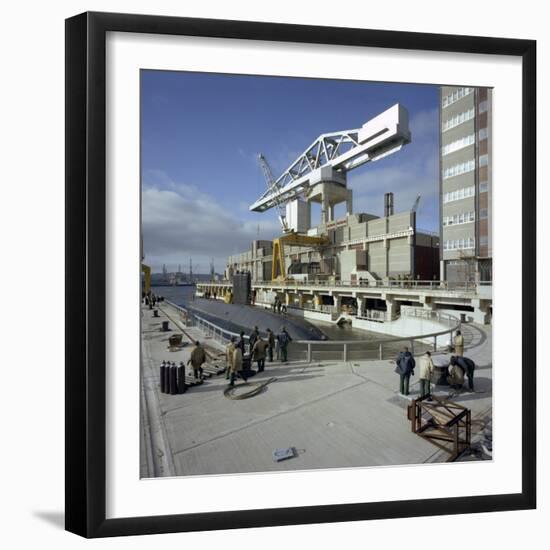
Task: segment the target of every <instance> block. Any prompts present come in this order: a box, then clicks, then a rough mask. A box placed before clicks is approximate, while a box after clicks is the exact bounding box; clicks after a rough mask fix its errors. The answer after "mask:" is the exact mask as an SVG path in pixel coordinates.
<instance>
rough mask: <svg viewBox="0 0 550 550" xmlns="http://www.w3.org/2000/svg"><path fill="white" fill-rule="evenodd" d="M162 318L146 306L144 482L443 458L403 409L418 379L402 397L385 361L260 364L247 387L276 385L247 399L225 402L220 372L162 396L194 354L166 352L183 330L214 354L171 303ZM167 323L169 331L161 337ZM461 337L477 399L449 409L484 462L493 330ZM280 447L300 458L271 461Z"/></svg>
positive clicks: (457, 398)
mask: <svg viewBox="0 0 550 550" xmlns="http://www.w3.org/2000/svg"><path fill="white" fill-rule="evenodd" d="M159 315H160V317H158V318H156V317H153V312H152V311H151V310H149V309H148V308H145V307H144V308H143V309H142V366H141V368H142V430H141V431H142V445H141V447H142V449H141V477H162V476H184V475H209V474H229V473H244V472H267V471H283V470H310V469H317V468H346V467H360V466H363V467H364V466H379V465H399V464H418V463H423V462H444V461H446V460H447V458H448V455H447V454H446V453H445V452H443V451H441V450H439V449H438V448H437V447H435V446H434V445H433V444H431V443H429V442H428V441H426V440H424V439H423V438H421V437H419V436H418V435H416V434H414V433H412V432H411V424H410V421H408V420H407V417H406V408H407V405H408V404H409V403H410V399H412V398H414V397H415V396H418V379H417V376H413V377H412V378H411V395H410V396H409V398H410V399H407V398H404V397H402V396H400V395H399V393H398V386H399V379H398V376H397V375H396V374H395V373H394V368H395V364H394V363H393V362H390V361H387V360H383V361H372V360H371V361H348V362H344V361H326V362H322V363H320V362H313V363H306V362H303V361H297V362H290V363H279V362H274V363H269V362H266V368H265V371H264V372H263V373H260V374H257V375H256V376H254V377H253V378H251V379H250V380H249V382H250V383H258V382H262V381H266V380H268V379H270V378H272V377H275V378H276V380H275V381H273V382H272V383H270V384H269V385H268V386H266V388H265V390H264V391H263V392H262V393H260V394H259V395H256V396H255V397H252V398H250V399H244V400H230V399H228V398H227V397H225V396H224V394H223V391H224V389H225V388H226V387H227V380H226V379H225V375H220V376H213V377H211V378H208V379H206V380H205V381H204V384H202V385H201V386H196V387H192V388H191V389H189V390H188V391H187V392H186V393H185V394H182V395H167V394H163V393H161V392H160V388H159V365H160V363H161V362H162V360H166V361H175V362H176V363H178V364H179V362H180V361H183V362H184V363H186V362H187V360H188V358H189V354H190V351H191V349H192V346H191V345H189V346H185V347H183V348H182V349H181V350H179V351H169V349H168V338H169V336H170V335H171V334H174V333H182V332H183V330H184V331H185V334H184V341H185V340H186V339H187V337H190V338H194V339H198V340H200V341H202V342H204V343H205V344H206V345H207V346H208V347H209V348H210V349H212V350H215V349H216V347H217V344H216V343H215V342H213V341H211V340H210V339H208V338H205V337H204V335H203V334H202V333H201V332H200V331H199V330H198V329H196V328H194V327H184V326H183V324H181V323H180V319H179V316H178V312H177V311H176V310H175V309H173V308H171V307H170V306H169V305H161V307H160V311H159ZM166 320H168V321H169V324H170V328H171V332H161V330H160V329H161V324H162V322H163V321H166ZM182 329H183V330H182ZM463 334H464V335H465V340H466V351H465V355H466V356H468V357H471V358H472V359H473V360H474V361H475V362H476V365H477V367H476V380H475V383H476V393H468V392H463V393H458V394H456V395H452V400H453V401H454V402H456V403H459V404H462V405H464V406H466V407H468V408H470V409H471V411H472V452H471V453H470V452H466V453H465V455H464V456H463V457H462V459H465V460H472V459H482V458H483V459H489V458H490V456H488V455H487V454H482V453H481V451H480V449H481V448H482V447H481V445H480V442H481V440H482V439H483V440H485V442H487V441H490V439H491V406H492V359H491V329H490V327H486V326H481V325H474V324H466V325H463ZM217 350H218V351H222V350H221V348H219V347H217ZM441 358H442V357H441V355H440V354H438V355H435V356H434V360H435V359H441ZM188 372H189V370H188ZM415 374H416V375H417V374H418V369H417V371H416V373H415ZM239 384H243V382H242V381H240V380H239V381H238V382H237V385H239ZM450 391H451V390H450V389H449V388H448V387H443V386H437V387H436V388H435V391H434V392H433V393H434V394H435V395H438V396H441V397H447V396H448V395H449V392H450ZM286 447H293V448H294V449H295V450H296V456H295V457H294V458H290V459H288V460H285V461H282V462H275V461H274V460H273V451H274V450H275V449H278V448H286ZM474 451H475V452H474Z"/></svg>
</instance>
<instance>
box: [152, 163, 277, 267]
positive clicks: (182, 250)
mask: <svg viewBox="0 0 550 550" xmlns="http://www.w3.org/2000/svg"><path fill="white" fill-rule="evenodd" d="M157 177H158V181H159V182H161V184H159V185H155V184H151V183H148V184H146V185H144V188H143V192H142V231H143V248H144V253H145V256H146V261H147V262H148V263H150V264H151V265H152V266H153V269H154V271H158V270H160V269H161V267H162V264H164V263H165V264H167V265H168V266H170V267H169V268H170V269H174V266H177V265H178V264H180V263H181V264H184V265H185V266H186V268H187V265H188V262H189V258H190V257H191V258H193V263H194V265H198V264H200V272H203V273H206V272H208V270H209V265H210V259H211V258H214V262H215V265H216V269H217V271H221V270H222V269H223V268H224V267H225V264H226V259H227V256H230V255H231V254H235V253H238V252H243V251H246V250H249V249H250V246H251V241H252V240H254V239H256V238H258V224H257V223H256V222H254V221H243V220H241V219H240V217H239V215H238V214H237V213H236V212H233V211H231V210H229V209H228V208H226V207H225V206H224V205H222V204H220V203H219V202H217V201H216V199H215V198H214V197H212V196H210V195H208V194H206V193H202V192H201V191H200V190H199V189H198V188H197V187H195V186H193V185H187V184H177V183H174V182H172V181H170V179H169V178H168V177H167V176H166V174H163V173H162V172H159V173H158V174H157ZM153 180H154V177H153V175H152V174H151V173H149V176H148V181H149V182H152V181H153ZM278 232H279V227H278V223H277V222H276V221H275V220H262V222H261V225H260V238H272V237H273V236H274V235H275V234H276V233H278Z"/></svg>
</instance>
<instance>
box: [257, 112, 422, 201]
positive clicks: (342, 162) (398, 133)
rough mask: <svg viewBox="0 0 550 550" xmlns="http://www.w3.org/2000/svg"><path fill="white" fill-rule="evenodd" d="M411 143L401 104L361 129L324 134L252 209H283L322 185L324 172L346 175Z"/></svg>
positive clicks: (406, 117) (274, 183) (406, 115)
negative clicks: (308, 191) (315, 185)
mask: <svg viewBox="0 0 550 550" xmlns="http://www.w3.org/2000/svg"><path fill="white" fill-rule="evenodd" d="M410 141H411V133H410V131H409V116H408V113H407V110H406V109H405V107H403V106H402V105H400V104H399V103H397V104H395V105H394V106H393V107H390V108H389V109H387V110H386V111H384V112H383V113H381V114H379V115H378V116H376V117H374V118H373V119H371V120H369V121H368V122H366V123H365V124H363V126H362V127H361V128H357V129H354V130H343V131H340V132H333V133H328V134H322V135H321V136H319V137H318V138H317V139H316V140H315V141H314V142H313V143H312V144H311V145H310V146H309V147H308V148H307V149H306V150H305V151H304V152H303V153H302V154H301V155H300V156H299V157H298V158H297V159H296V160H295V161H294V162H293V163H292V164H291V165H290V166H289V167H288V168H287V170H286V171H285V172H284V173H283V174H281V176H279V178H277V179H276V180H275V181H274V182H273V185H270V186H269V187H268V189H267V191H266V192H265V193H264V194H263V195H262V196H261V197H260V198H259V199H258V200H257V201H256V202H255V203H254V204H252V205H251V206H250V208H249V209H250V210H252V211H256V212H265V211H266V210H269V209H270V208H273V207H277V208H280V206H281V205H282V204H285V203H287V202H289V201H291V200H294V199H296V198H297V197H299V196H300V195H302V194H303V193H304V192H305V191H307V189H308V187H309V186H310V185H313V184H314V183H316V182H317V181H319V179H320V178H321V175H322V173H321V170H322V169H323V170H326V169H332V170H335V171H337V172H341V173H346V172H348V171H350V170H353V169H354V168H357V167H358V166H361V165H363V164H365V163H366V162H371V161H375V160H378V159H380V158H383V157H385V156H387V155H389V154H391V153H394V152H396V151H399V149H401V147H402V146H403V145H406V144H407V143H410Z"/></svg>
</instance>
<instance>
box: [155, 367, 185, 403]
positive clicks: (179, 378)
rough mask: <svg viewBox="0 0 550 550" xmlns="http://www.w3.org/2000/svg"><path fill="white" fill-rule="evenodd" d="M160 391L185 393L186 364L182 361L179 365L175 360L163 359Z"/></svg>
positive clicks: (171, 393)
mask: <svg viewBox="0 0 550 550" xmlns="http://www.w3.org/2000/svg"><path fill="white" fill-rule="evenodd" d="M160 391H161V392H162V393H168V394H170V395H176V394H178V393H185V392H186V391H187V384H186V383H185V365H184V364H183V361H180V364H179V366H178V365H176V363H174V362H172V363H171V362H170V361H163V362H162V363H161V365H160Z"/></svg>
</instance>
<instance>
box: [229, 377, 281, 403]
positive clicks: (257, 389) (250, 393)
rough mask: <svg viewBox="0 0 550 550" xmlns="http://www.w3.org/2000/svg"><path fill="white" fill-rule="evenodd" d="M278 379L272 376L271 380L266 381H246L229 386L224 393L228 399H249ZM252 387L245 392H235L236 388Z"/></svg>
mask: <svg viewBox="0 0 550 550" xmlns="http://www.w3.org/2000/svg"><path fill="white" fill-rule="evenodd" d="M275 380H277V379H276V378H270V379H269V380H266V381H265V382H261V383H253V384H250V383H248V382H247V383H246V384H240V385H238V386H228V387H227V388H225V390H223V394H224V395H225V397H227V399H232V400H237V399H248V398H249V397H254V396H255V395H258V394H259V393H260V392H261V391H262V390H263V389H264V388H265V387H266V386H267V385H268V384H270V383H271V382H275ZM245 387H250V388H252V389H251V390H249V391H247V392H244V393H238V394H236V393H235V390H238V389H240V388H245Z"/></svg>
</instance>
